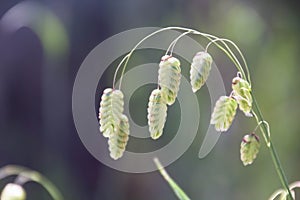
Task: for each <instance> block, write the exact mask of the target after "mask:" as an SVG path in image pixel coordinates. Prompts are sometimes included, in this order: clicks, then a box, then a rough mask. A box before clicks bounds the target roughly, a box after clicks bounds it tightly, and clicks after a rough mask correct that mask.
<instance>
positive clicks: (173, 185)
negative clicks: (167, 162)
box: [153, 158, 191, 200]
mask: <svg viewBox="0 0 300 200" xmlns="http://www.w3.org/2000/svg"><path fill="white" fill-rule="evenodd" d="M153 161H154V163H155V165H156V167H157V169H158V170H159V172H160V174H161V175H162V177H163V178H164V179H165V180H166V181H167V182H168V184H169V185H170V187H171V188H172V189H173V191H174V193H175V194H176V196H177V197H178V199H180V200H191V199H190V198H189V197H188V196H187V195H186V194H185V192H184V191H183V190H182V189H181V188H180V187H179V186H178V185H177V183H176V182H175V181H174V180H173V179H172V178H171V177H170V176H169V174H168V173H167V171H166V170H165V169H164V167H163V166H162V164H161V163H160V161H159V160H158V158H154V159H153Z"/></svg>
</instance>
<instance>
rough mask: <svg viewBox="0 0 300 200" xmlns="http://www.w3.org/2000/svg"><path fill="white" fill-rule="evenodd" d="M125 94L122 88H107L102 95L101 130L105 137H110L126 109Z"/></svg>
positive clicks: (100, 109)
mask: <svg viewBox="0 0 300 200" xmlns="http://www.w3.org/2000/svg"><path fill="white" fill-rule="evenodd" d="M123 98H124V95H123V93H122V92H121V91H120V90H113V89H111V88H107V89H105V90H104V92H103V95H102V97H101V102H100V108H99V123H100V131H101V132H102V133H103V136H104V137H110V135H112V134H113V132H114V129H115V127H117V126H118V124H119V123H120V117H121V115H122V113H123V110H124V108H123V107H124V100H123Z"/></svg>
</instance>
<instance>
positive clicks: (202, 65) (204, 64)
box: [190, 51, 212, 93]
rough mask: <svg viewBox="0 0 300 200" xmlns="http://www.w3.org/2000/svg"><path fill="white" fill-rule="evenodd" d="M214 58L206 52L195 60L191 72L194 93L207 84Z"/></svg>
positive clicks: (195, 57)
mask: <svg viewBox="0 0 300 200" xmlns="http://www.w3.org/2000/svg"><path fill="white" fill-rule="evenodd" d="M211 64H212V57H211V56H210V55H209V54H208V53H207V52H204V51H200V52H198V53H197V54H196V55H195V56H194V58H193V62H192V65H191V70H190V79H191V85H192V90H193V92H194V93H195V92H197V90H199V89H200V88H201V87H202V86H203V85H204V83H205V82H206V80H207V78H208V75H209V72H210V70H211Z"/></svg>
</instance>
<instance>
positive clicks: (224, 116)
mask: <svg viewBox="0 0 300 200" xmlns="http://www.w3.org/2000/svg"><path fill="white" fill-rule="evenodd" d="M236 109H237V102H236V101H235V100H234V99H233V98H232V97H227V96H221V97H220V98H219V100H218V101H217V102H216V105H215V108H214V111H213V113H212V115H211V120H210V123H211V124H214V125H215V128H216V130H217V131H221V132H224V131H227V130H228V129H229V127H230V125H231V124H232V121H233V119H234V117H235V114H236Z"/></svg>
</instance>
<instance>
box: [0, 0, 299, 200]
mask: <svg viewBox="0 0 300 200" xmlns="http://www.w3.org/2000/svg"><path fill="white" fill-rule="evenodd" d="M32 2H33V1H32ZM32 2H31V3H30V5H32V7H33V8H34V9H28V8H27V7H26V5H28V4H27V3H25V2H24V1H17V0H1V2H0V16H1V17H3V16H4V15H7V11H8V10H10V9H11V8H12V7H14V6H17V7H15V8H17V9H14V10H13V11H14V12H10V14H12V15H13V16H15V17H10V18H9V19H10V20H2V22H3V21H5V23H2V24H1V26H0V166H4V165H7V164H20V165H24V166H27V167H30V168H32V169H35V170H38V171H40V172H42V173H43V174H45V175H46V176H47V177H48V178H49V179H50V180H52V181H53V182H54V183H55V184H56V185H57V187H58V188H60V190H61V191H62V193H63V194H64V196H65V199H74V200H75V199H78V200H96V199H105V200H106V199H107V200H109V199H120V200H127V199H128V200H139V199H144V200H148V199H149V200H150V199H151V200H152V199H175V198H176V197H175V195H174V194H173V192H172V191H171V189H170V188H169V186H168V185H167V184H166V183H165V181H164V180H163V179H162V178H161V177H160V175H159V173H158V172H152V173H147V174H127V173H123V172H118V171H116V170H113V169H110V168H108V167H106V166H105V165H103V164H101V163H100V162H98V161H97V160H96V159H94V158H93V157H92V156H91V155H90V154H89V153H88V152H87V150H86V149H85V147H84V146H83V144H82V143H81V141H80V139H79V137H78V135H77V133H76V129H75V126H74V124H73V119H72V109H71V95H72V86H73V82H74V80H75V76H76V73H77V70H78V69H79V67H80V65H81V63H82V61H83V60H84V59H85V57H86V56H87V55H88V53H89V52H90V51H91V50H92V49H93V48H94V47H95V46H97V45H98V44H99V43H100V42H101V41H103V40H105V39H106V38H108V37H110V36H112V35H114V34H117V33H119V32H121V31H125V30H128V29H131V28H137V27H146V26H155V27H166V26H175V25H176V26H184V27H190V28H194V29H198V30H200V31H203V32H208V33H212V34H214V35H217V36H220V37H226V38H229V39H231V40H233V41H235V42H236V44H238V45H239V47H240V48H241V49H242V51H243V52H244V54H245V55H246V59H247V61H248V64H249V66H250V71H251V74H252V82H253V90H254V91H255V94H256V97H257V100H258V101H259V104H260V107H261V109H262V111H263V113H264V116H265V119H266V120H268V121H269V123H270V125H271V132H272V138H273V141H274V144H275V146H276V147H277V149H278V154H279V156H280V158H281V162H282V164H283V167H284V169H285V171H286V175H287V177H288V179H289V181H290V182H293V181H296V180H300V174H299V167H300V157H299V153H300V145H299V144H298V142H299V132H300V128H299V125H298V123H299V122H298V120H299V118H300V109H299V108H298V106H299V105H298V104H299V99H300V92H299V86H300V79H299V77H298V75H299V74H300V68H299V62H298V59H299V55H300V47H299V44H300V39H299V33H300V31H299V30H300V23H299V20H300V18H299V17H300V16H299V7H300V5H299V1H292V0H287V1H279V0H278V1H276V0H275V1H258V0H256V1H239V0H227V1H218V0H212V1H209V0H189V1H184V0H165V1H155V0H154V1H145V0H140V1H137V0H124V1H109V0H107V1H104V0H86V1H80V0H43V1H38V3H39V4H36V3H34V2H33V3H32ZM20 3H21V4H20ZM24 3H25V4H24ZM24 5H25V6H24ZM27 18H28V19H30V21H29V22H28V21H26V20H25V19H27ZM23 25H26V26H25V27H24V26H23ZM203 45H205V44H203ZM166 48H167V47H166ZM211 52H212V53H213V55H214V59H215V62H216V64H217V65H218V66H219V69H220V71H221V72H222V75H223V79H224V83H225V86H226V89H227V91H228V92H230V83H231V79H232V77H234V76H235V74H236V71H235V68H234V67H233V65H232V63H231V62H230V61H229V60H228V59H227V58H226V57H225V56H224V55H223V54H222V52H220V51H219V50H217V49H216V48H214V47H213V48H211ZM148 53H149V52H148ZM161 53H162V52H156V53H155V52H154V53H152V54H151V57H150V58H151V61H155V59H157V60H158V59H159V58H160V54H161ZM99 58H101V55H99ZM148 59H149V58H148ZM147 62H149V60H147V50H146V51H143V52H138V54H137V55H136V60H133V61H132V66H134V65H135V64H141V63H147ZM112 71H113V68H112V69H110V70H108V72H107V74H108V75H107V76H105V77H103V78H102V79H101V81H100V83H99V85H100V88H99V94H96V96H97V95H99V98H100V94H101V92H102V90H103V89H104V88H105V87H106V86H107V87H108V86H111V77H112V74H109V73H111V72H112ZM184 73H188V71H186V72H184ZM151 89H152V88H151V87H150V86H147V87H144V88H142V89H140V90H139V91H137V93H136V96H134V97H133V98H132V101H131V103H132V105H135V106H131V108H132V109H131V113H132V115H133V116H132V117H133V119H135V121H136V123H138V124H146V117H145V114H146V111H145V108H146V105H147V99H148V95H149V93H150V91H151ZM125 95H126V94H125ZM198 98H199V100H200V102H201V104H200V108H201V122H200V128H199V131H198V134H197V137H196V138H195V140H194V142H193V144H192V146H191V147H190V148H189V149H188V151H187V152H186V153H185V154H184V155H183V156H182V157H181V158H180V159H178V160H177V161H176V162H174V163H173V164H172V165H170V166H168V167H167V168H166V169H167V170H168V171H169V173H170V175H171V176H172V177H174V179H175V180H176V181H177V182H178V184H179V185H181V186H182V188H183V189H184V190H185V191H186V193H187V194H188V195H189V196H190V197H191V199H231V200H232V199H236V200H239V199H243V200H250V199H267V198H268V197H269V195H271V193H272V192H273V191H274V190H275V189H278V188H280V187H281V185H280V182H279V179H278V177H277V174H276V171H275V168H274V166H273V164H272V161H271V158H270V155H269V152H268V150H267V149H266V147H265V146H264V145H263V146H262V148H261V152H260V154H259V156H258V158H257V160H256V161H255V162H254V164H253V165H251V166H249V167H243V165H242V163H241V161H240V160H239V146H240V141H241V138H242V136H243V135H244V134H246V133H249V132H251V131H252V130H253V129H254V127H255V123H254V121H253V120H249V119H247V118H245V117H244V115H243V114H241V113H239V114H238V115H237V118H236V119H235V121H234V124H233V127H232V128H231V129H230V131H229V132H228V133H225V134H223V135H222V136H221V138H220V140H219V141H218V143H217V145H216V147H215V148H214V149H213V151H212V152H211V153H210V154H209V155H208V156H207V157H206V158H204V159H202V160H200V159H199V158H198V151H199V148H200V145H201V143H202V140H203V138H204V134H205V133H206V129H207V125H208V123H209V118H210V101H209V97H208V92H207V88H206V87H204V89H203V90H202V91H201V92H199V94H198ZM99 100H100V99H99ZM141 101H142V102H144V103H139V104H137V103H138V102H141ZM97 103H98V102H97ZM95 107H96V108H97V105H95ZM169 112H170V113H171V114H169V117H168V122H167V125H166V130H165V132H166V133H167V132H168V130H169V131H170V130H173V129H177V127H176V126H174V124H176V123H177V122H178V118H177V117H178V116H179V114H180V113H179V106H178V105H177V104H175V106H174V107H173V108H172V109H170V111H169ZM187 134H188V133H187ZM171 138H172V136H165V137H164V138H162V140H161V141H160V143H159V144H158V146H159V145H162V144H164V143H165V142H168V141H169V140H170V139H171ZM103 139H104V138H103ZM149 144H153V142H152V143H149ZM149 144H148V145H149ZM143 146H144V143H143V145H141V144H138V143H137V142H136V141H135V142H132V143H131V144H130V143H129V146H128V148H129V149H130V150H132V151H134V150H135V147H136V149H139V148H141V147H143ZM136 151H143V149H141V150H136ZM11 180H12V179H7V180H5V181H1V182H0V186H1V188H2V187H3V186H4V184H5V183H7V182H8V181H11ZM25 188H26V190H27V192H28V199H30V200H31V199H34V200H35V199H50V198H49V197H48V195H47V193H46V192H45V191H44V190H42V188H41V187H40V186H38V185H36V184H28V185H26V186H25Z"/></svg>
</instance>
